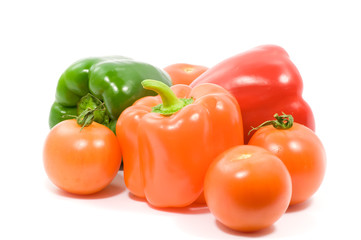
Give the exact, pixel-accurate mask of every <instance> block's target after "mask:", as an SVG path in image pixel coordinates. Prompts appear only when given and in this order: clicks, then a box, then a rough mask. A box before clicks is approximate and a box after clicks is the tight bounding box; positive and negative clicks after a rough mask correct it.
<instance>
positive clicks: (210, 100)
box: [116, 81, 243, 207]
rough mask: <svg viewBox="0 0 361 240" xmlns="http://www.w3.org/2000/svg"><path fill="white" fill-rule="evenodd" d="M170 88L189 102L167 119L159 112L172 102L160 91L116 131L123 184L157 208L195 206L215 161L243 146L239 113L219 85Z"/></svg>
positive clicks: (126, 114) (125, 114)
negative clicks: (167, 103) (218, 156)
mask: <svg viewBox="0 0 361 240" xmlns="http://www.w3.org/2000/svg"><path fill="white" fill-rule="evenodd" d="M144 82H145V81H144ZM143 85H146V84H144V83H143ZM145 87H149V86H145ZM151 88H152V87H151ZM149 89H150V88H149ZM168 89H169V88H168ZM170 89H171V92H172V93H173V92H174V94H175V96H176V98H178V99H179V98H181V99H187V101H188V100H189V99H191V100H190V101H189V102H187V103H186V104H185V106H183V107H181V108H180V109H179V110H178V111H176V112H174V113H167V115H164V114H163V113H158V112H157V111H158V110H159V106H162V105H165V104H166V102H169V99H167V97H164V96H162V93H161V94H160V95H161V97H160V96H159V95H158V96H155V97H144V98H142V99H140V100H138V101H136V102H135V103H134V104H133V105H132V106H131V107H129V108H127V109H126V110H125V111H124V112H123V113H122V114H121V115H120V117H119V119H118V122H117V128H116V132H117V137H118V139H119V141H120V145H121V149H122V154H123V162H124V179H125V184H126V186H127V188H128V189H129V191H130V192H131V193H133V194H134V195H136V196H138V197H146V199H147V201H148V202H149V203H150V204H151V205H153V206H155V207H183V206H187V205H189V204H191V203H192V202H194V201H195V200H196V199H197V198H198V197H199V196H200V194H201V193H203V181H204V176H205V173H206V170H207V168H208V166H209V165H210V163H211V162H212V161H213V159H214V158H215V157H216V156H217V155H218V154H220V153H221V152H223V151H224V150H226V149H228V148H230V147H233V146H236V145H241V144H243V128H242V117H241V112H240V109H239V106H238V103H237V101H236V99H235V98H234V97H233V96H232V95H231V94H229V93H228V92H227V91H226V90H224V89H223V88H222V87H220V86H218V85H215V84H201V85H199V86H196V87H195V88H193V89H192V88H191V87H189V86H187V85H183V84H179V85H174V86H172V87H171V88H170ZM153 90H154V89H153ZM157 92H159V91H158V90H157ZM175 96H174V97H175ZM159 104H162V105H159ZM157 109H158V110H157Z"/></svg>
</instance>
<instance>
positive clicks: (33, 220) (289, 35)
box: [0, 0, 361, 239]
mask: <svg viewBox="0 0 361 240" xmlns="http://www.w3.org/2000/svg"><path fill="white" fill-rule="evenodd" d="M291 2H293V1H227V0H222V1H196V0H193V1H188V0H183V1H179V2H177V1H157V0H152V1H137V0H133V1H129V2H127V1H120V0H119V1H99V2H97V1H58V2H56V1H38V0H33V1H16V0H15V1H1V3H0V83H1V85H0V90H1V92H0V102H1V108H0V114H1V115H0V124H1V131H0V135H1V140H2V141H1V142H2V143H1V145H0V148H1V150H0V154H1V156H0V157H1V162H0V189H1V195H2V197H1V198H0V220H1V223H0V239H149V238H150V237H152V238H154V239H246V238H251V239H252V238H260V239H263V238H265V239H327V238H329V237H335V238H338V239H361V233H360V230H359V229H360V227H359V226H360V218H359V216H360V214H361V211H360V210H361V207H360V202H361V197H360V194H359V192H360V183H361V174H360V171H361V170H360V169H361V164H360V162H361V154H360V148H361V141H360V137H359V136H360V135H361V131H360V123H359V121H361V108H360V104H361V94H360V92H361V87H360V85H359V82H360V76H361V74H360V72H361V71H360V70H361V57H360V56H361V35H360V33H361V31H360V30H361V7H360V5H359V4H357V1H354V2H351V1H298V2H297V3H291ZM262 44H277V45H279V46H282V47H283V48H285V49H286V51H287V52H288V53H289V55H290V57H291V59H292V61H293V62H294V63H295V64H296V66H297V67H298V69H299V71H300V73H301V75H302V77H303V80H304V94H303V96H304V98H305V99H306V101H307V102H308V103H309V104H310V106H311V107H312V109H313V112H314V115H315V118H316V133H317V135H318V136H319V137H320V139H321V140H322V141H323V143H324V146H325V148H326V151H327V156H328V166H327V172H326V176H325V179H324V182H323V185H322V186H321V188H320V189H319V191H318V192H317V193H316V194H315V195H314V196H313V197H312V199H311V200H310V201H308V202H306V203H305V204H303V205H300V206H298V207H295V208H292V209H291V210H289V211H288V212H287V213H286V214H285V215H284V216H283V217H282V218H281V219H280V220H279V221H277V222H276V223H275V224H274V226H273V227H271V228H269V229H266V230H265V231H261V232H258V233H253V234H243V233H237V232H234V231H230V230H228V229H227V228H225V227H223V226H222V225H221V224H220V223H218V222H216V221H215V219H214V217H213V216H212V215H211V213H210V212H209V211H208V209H207V208H190V209H178V210H165V211H160V210H156V209H153V208H151V207H150V206H149V205H148V204H146V203H145V202H143V201H139V200H136V199H132V198H131V197H130V196H129V195H128V191H127V190H126V189H125V186H124V183H123V181H122V176H121V174H119V175H118V176H117V177H116V178H115V180H114V181H113V183H112V184H111V185H110V186H109V187H108V188H106V189H105V190H104V191H102V192H100V193H99V194H96V195H93V196H89V197H74V196H70V195H68V194H66V193H64V192H62V191H60V190H58V189H57V188H55V187H54V185H52V184H51V183H50V181H49V180H48V178H47V176H46V174H45V172H44V170H43V165H42V164H43V163H42V148H43V144H44V140H45V137H46V135H47V133H48V132H49V129H48V114H49V109H50V106H51V104H52V102H53V100H54V94H55V87H56V84H57V80H58V78H59V76H60V74H61V73H62V72H63V71H64V70H65V69H66V68H67V67H68V66H69V65H70V64H71V63H73V62H74V61H76V60H78V59H80V58H84V57H89V56H103V55H116V54H119V55H124V56H128V57H131V58H134V59H137V60H140V61H146V62H149V63H152V64H154V65H156V66H159V67H165V66H167V65H169V64H172V63H176V62H187V63H193V64H200V65H205V66H208V67H211V66H213V65H215V64H216V63H218V62H219V61H222V60H223V59H225V58H228V57H230V56H233V55H235V54H238V53H240V52H243V51H246V50H248V49H250V48H253V47H256V46H258V45H262Z"/></svg>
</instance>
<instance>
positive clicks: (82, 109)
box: [76, 93, 109, 129]
mask: <svg viewBox="0 0 361 240" xmlns="http://www.w3.org/2000/svg"><path fill="white" fill-rule="evenodd" d="M76 120H77V123H78V124H79V125H80V126H82V128H81V129H83V128H84V127H87V126H89V125H90V124H92V122H93V121H95V122H98V123H101V124H103V125H106V126H107V124H108V123H109V117H108V115H107V114H106V108H105V105H104V103H103V102H102V101H101V100H100V99H98V98H96V97H95V96H93V95H92V94H90V93H88V94H87V95H85V96H84V97H82V98H81V99H80V101H79V103H78V116H77V118H76Z"/></svg>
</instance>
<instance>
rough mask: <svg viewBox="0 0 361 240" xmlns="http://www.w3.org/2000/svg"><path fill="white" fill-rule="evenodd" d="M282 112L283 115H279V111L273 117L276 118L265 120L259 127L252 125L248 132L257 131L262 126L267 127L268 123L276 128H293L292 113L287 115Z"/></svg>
mask: <svg viewBox="0 0 361 240" xmlns="http://www.w3.org/2000/svg"><path fill="white" fill-rule="evenodd" d="M282 114H283V115H281V116H279V115H278V113H276V114H275V115H273V117H274V118H275V119H276V120H269V121H265V122H264V123H262V124H261V125H259V126H258V127H255V128H254V127H252V129H251V130H250V131H249V132H248V135H249V134H251V132H252V131H256V130H258V129H260V128H261V127H265V126H268V125H272V126H273V127H274V128H277V129H283V130H285V129H289V128H291V127H292V126H293V117H292V115H287V114H285V113H282Z"/></svg>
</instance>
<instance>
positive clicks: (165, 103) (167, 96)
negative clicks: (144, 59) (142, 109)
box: [142, 79, 193, 115]
mask: <svg viewBox="0 0 361 240" xmlns="http://www.w3.org/2000/svg"><path fill="white" fill-rule="evenodd" d="M142 86H143V88H144V89H148V90H152V91H154V92H156V93H158V94H159V96H160V97H161V99H162V104H159V105H157V106H155V107H153V109H152V112H157V113H160V114H162V115H172V114H174V113H175V112H177V111H179V110H180V109H182V108H183V107H185V106H186V105H188V104H190V103H192V102H193V99H192V98H177V96H176V95H175V94H174V92H173V91H172V89H171V88H170V87H168V86H167V85H166V84H164V83H163V82H160V81H157V80H152V79H146V80H143V81H142Z"/></svg>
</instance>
